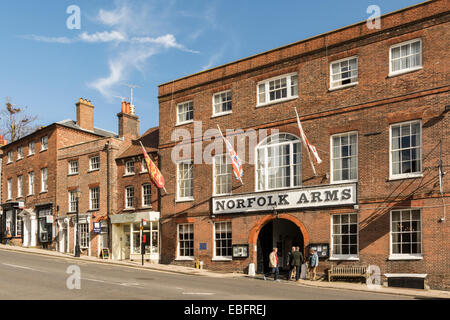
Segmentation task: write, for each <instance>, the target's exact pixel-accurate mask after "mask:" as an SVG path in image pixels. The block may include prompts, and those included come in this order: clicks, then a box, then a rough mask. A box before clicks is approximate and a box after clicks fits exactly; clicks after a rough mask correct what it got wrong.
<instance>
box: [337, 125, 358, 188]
mask: <svg viewBox="0 0 450 320" xmlns="http://www.w3.org/2000/svg"><path fill="white" fill-rule="evenodd" d="M353 134H355V135H356V179H347V180H342V179H341V180H335V177H334V161H333V160H334V145H333V138H336V137H342V136H345V135H346V136H348V137H349V139H350V135H353ZM358 142H359V138H358V131H350V132H343V133H338V134H334V135H331V136H330V155H331V156H330V175H331V179H330V183H331V184H333V183H343V182H345V183H347V182H357V181H358V164H359V163H358V151H359V148H358ZM339 159H342V156H341V157H340V158H339ZM341 166H342V163H341Z"/></svg>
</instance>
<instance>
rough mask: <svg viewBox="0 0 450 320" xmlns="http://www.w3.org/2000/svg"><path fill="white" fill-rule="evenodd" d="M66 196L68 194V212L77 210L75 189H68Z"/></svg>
mask: <svg viewBox="0 0 450 320" xmlns="http://www.w3.org/2000/svg"><path fill="white" fill-rule="evenodd" d="M68 196H69V199H68V200H69V206H68V208H69V210H68V212H76V211H77V205H78V203H77V191H76V190H74V191H69V192H68Z"/></svg>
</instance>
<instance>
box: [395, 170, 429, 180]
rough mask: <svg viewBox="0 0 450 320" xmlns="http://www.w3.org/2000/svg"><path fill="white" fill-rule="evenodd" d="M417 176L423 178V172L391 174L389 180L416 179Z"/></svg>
mask: <svg viewBox="0 0 450 320" xmlns="http://www.w3.org/2000/svg"><path fill="white" fill-rule="evenodd" d="M415 178H423V173H422V172H420V173H417V174H407V175H405V174H402V175H398V176H389V179H388V181H397V180H403V179H415Z"/></svg>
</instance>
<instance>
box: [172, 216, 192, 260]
mask: <svg viewBox="0 0 450 320" xmlns="http://www.w3.org/2000/svg"><path fill="white" fill-rule="evenodd" d="M184 225H192V240H188V241H189V242H190V241H192V251H195V250H194V249H195V244H194V241H195V233H194V232H195V230H194V223H179V224H177V258H176V260H194V256H193V255H192V256H182V255H180V253H181V252H180V251H181V246H180V226H184ZM183 241H185V242H187V240H183ZM189 248H190V247H189ZM193 253H194V254H195V252H193Z"/></svg>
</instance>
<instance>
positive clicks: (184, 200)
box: [175, 198, 194, 203]
mask: <svg viewBox="0 0 450 320" xmlns="http://www.w3.org/2000/svg"><path fill="white" fill-rule="evenodd" d="M190 201H194V198H183V199H176V200H175V202H176V203H179V202H190Z"/></svg>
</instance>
